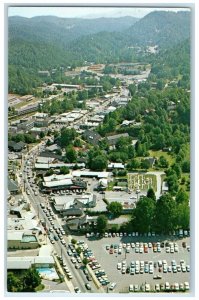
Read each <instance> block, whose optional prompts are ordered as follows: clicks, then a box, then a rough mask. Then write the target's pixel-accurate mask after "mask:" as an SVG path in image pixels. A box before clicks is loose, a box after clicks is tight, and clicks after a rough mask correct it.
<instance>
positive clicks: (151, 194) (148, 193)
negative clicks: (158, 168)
mask: <svg viewBox="0 0 199 300" xmlns="http://www.w3.org/2000/svg"><path fill="white" fill-rule="evenodd" d="M146 196H147V197H148V198H150V199H153V200H154V201H156V196H155V192H154V190H153V188H150V189H148V191H147V195H146Z"/></svg>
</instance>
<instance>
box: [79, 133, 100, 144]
mask: <svg viewBox="0 0 199 300" xmlns="http://www.w3.org/2000/svg"><path fill="white" fill-rule="evenodd" d="M83 137H84V139H85V140H86V141H87V142H89V143H90V144H92V145H98V143H99V141H100V140H101V139H102V137H101V135H100V134H99V133H97V132H95V131H92V130H85V132H84V134H83Z"/></svg>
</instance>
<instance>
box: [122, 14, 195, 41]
mask: <svg viewBox="0 0 199 300" xmlns="http://www.w3.org/2000/svg"><path fill="white" fill-rule="evenodd" d="M126 34H127V36H128V39H129V41H132V43H137V44H138V45H149V44H152V45H154V44H157V45H159V46H162V47H171V46H172V45H174V44H177V43H179V42H181V41H183V40H185V39H187V38H189V36H190V13H189V12H182V11H180V12H177V13H175V12H166V11H154V12H151V13H150V14H148V15H146V16H145V17H144V18H142V19H141V20H139V21H138V22H137V23H135V24H134V25H133V26H131V27H130V28H129V29H128V30H127V31H126Z"/></svg>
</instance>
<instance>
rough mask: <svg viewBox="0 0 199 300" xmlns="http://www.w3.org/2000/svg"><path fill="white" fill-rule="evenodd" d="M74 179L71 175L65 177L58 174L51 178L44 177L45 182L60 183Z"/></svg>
mask: <svg viewBox="0 0 199 300" xmlns="http://www.w3.org/2000/svg"><path fill="white" fill-rule="evenodd" d="M72 178H73V176H72V175H71V174H65V175H56V174H53V175H51V176H46V177H44V181H45V182H50V181H60V180H64V179H72Z"/></svg>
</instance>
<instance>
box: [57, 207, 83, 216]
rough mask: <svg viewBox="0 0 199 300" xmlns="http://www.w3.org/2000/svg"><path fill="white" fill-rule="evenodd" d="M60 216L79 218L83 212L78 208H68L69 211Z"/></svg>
mask: <svg viewBox="0 0 199 300" xmlns="http://www.w3.org/2000/svg"><path fill="white" fill-rule="evenodd" d="M62 215H63V216H65V217H66V216H67V217H69V216H75V217H81V216H82V215H83V210H82V209H80V208H70V209H67V210H66V211H63V212H62Z"/></svg>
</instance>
